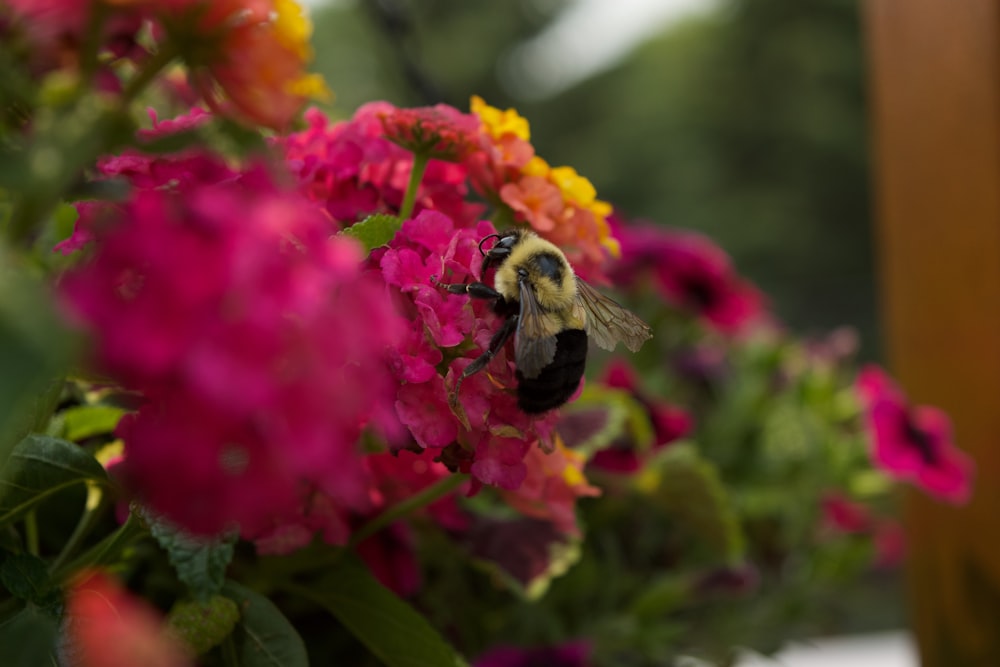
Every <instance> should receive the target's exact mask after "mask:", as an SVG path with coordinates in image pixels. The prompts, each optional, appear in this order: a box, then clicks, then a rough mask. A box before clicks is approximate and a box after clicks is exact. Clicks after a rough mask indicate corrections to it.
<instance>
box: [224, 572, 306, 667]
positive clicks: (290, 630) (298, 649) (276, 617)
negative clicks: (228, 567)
mask: <svg viewBox="0 0 1000 667" xmlns="http://www.w3.org/2000/svg"><path fill="white" fill-rule="evenodd" d="M222 593H223V595H225V596H226V597H227V598H229V599H231V600H233V601H234V602H236V605H237V606H238V607H239V610H240V621H239V623H238V624H237V626H236V631H235V633H234V640H235V644H236V651H237V653H238V656H239V664H240V665H242V666H243V667H299V666H300V665H301V666H302V667H308V665H309V656H308V654H307V653H306V646H305V643H304V642H303V641H302V637H300V636H299V633H298V632H296V631H295V628H294V627H293V626H292V624H291V623H289V622H288V619H287V618H285V616H284V614H282V613H281V610H280V609H278V608H277V607H276V606H275V605H274V603H272V602H271V601H270V600H268V599H267V598H266V597H264V596H263V595H261V594H260V593H257V592H256V591H253V590H250V589H249V588H246V587H245V586H241V585H239V584H237V583H236V582H235V581H226V583H225V586H223V588H222Z"/></svg>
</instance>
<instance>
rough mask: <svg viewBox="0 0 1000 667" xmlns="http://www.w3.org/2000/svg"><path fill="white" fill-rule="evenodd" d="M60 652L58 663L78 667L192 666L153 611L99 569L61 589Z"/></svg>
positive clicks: (184, 652)
mask: <svg viewBox="0 0 1000 667" xmlns="http://www.w3.org/2000/svg"><path fill="white" fill-rule="evenodd" d="M61 653H62V656H61V657H62V658H63V660H60V664H72V665H79V666H80V667H123V666H124V665H149V667H182V666H184V665H190V664H192V662H191V661H190V659H189V657H188V655H187V653H186V648H185V647H184V645H183V644H182V643H181V642H180V641H179V640H177V639H175V638H174V637H173V636H171V635H170V634H169V633H167V632H165V626H164V624H163V623H162V622H161V619H160V615H159V614H158V613H157V612H156V610H155V609H153V608H152V607H151V606H149V605H148V604H146V603H145V602H144V601H143V600H141V599H139V598H136V597H133V596H132V595H131V594H130V593H129V592H128V591H127V590H125V588H124V587H122V586H121V584H119V583H118V582H117V581H115V580H114V579H112V578H111V577H109V576H107V575H106V574H104V573H102V572H98V571H88V572H83V573H81V575H80V576H79V577H78V578H77V579H76V580H75V581H74V582H73V583H72V584H71V585H70V587H69V589H68V590H67V592H66V643H65V644H64V645H63V646H62V647H61Z"/></svg>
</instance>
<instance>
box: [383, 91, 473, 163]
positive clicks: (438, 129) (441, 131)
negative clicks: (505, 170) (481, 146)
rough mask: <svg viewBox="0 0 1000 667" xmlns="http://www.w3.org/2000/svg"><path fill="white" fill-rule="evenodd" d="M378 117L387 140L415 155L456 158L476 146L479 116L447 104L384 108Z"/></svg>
mask: <svg viewBox="0 0 1000 667" xmlns="http://www.w3.org/2000/svg"><path fill="white" fill-rule="evenodd" d="M379 119H380V120H381V121H382V128H383V130H384V131H385V136H386V138H387V139H389V141H391V142H393V143H395V144H399V145H400V146H402V147H403V148H405V149H406V150H408V151H410V152H412V153H415V154H417V155H426V156H427V157H432V158H436V159H438V160H448V161H457V160H460V159H461V158H463V157H464V156H466V155H468V154H469V153H471V152H473V151H475V150H477V149H478V138H479V137H478V135H479V118H477V117H476V116H473V115H470V114H464V113H462V112H461V111H459V110H458V109H455V108H454V107H450V106H448V105H446V104H438V105H436V106H433V107H418V108H415V109H399V108H395V107H392V108H387V109H384V110H383V111H382V112H381V113H380V115H379Z"/></svg>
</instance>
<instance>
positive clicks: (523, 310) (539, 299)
mask: <svg viewBox="0 0 1000 667" xmlns="http://www.w3.org/2000/svg"><path fill="white" fill-rule="evenodd" d="M491 239H496V242H495V243H494V244H493V246H492V247H491V248H490V249H489V250H483V246H484V245H485V244H486V242H487V241H489V240H491ZM479 252H480V254H481V255H482V256H483V264H482V270H481V271H480V277H481V278H485V277H486V272H487V271H488V270H489V269H491V268H495V269H496V273H495V275H494V278H493V287H490V286H489V285H487V284H486V283H483V282H472V283H455V284H443V283H439V284H440V286H441V287H443V288H444V289H446V290H448V292H450V293H452V294H468V295H469V296H470V297H473V298H476V299H486V300H491V301H492V302H493V304H492V309H493V312H495V313H496V314H497V315H498V316H500V317H501V318H503V324H501V326H500V328H499V329H498V330H497V331H496V333H495V334H494V335H493V337H492V338H491V339H490V343H489V346H488V347H487V349H486V351H485V352H483V354H482V355H480V356H479V357H477V358H476V359H475V360H474V361H473V362H472V363H471V364H469V365H468V366H467V367H466V368H465V371H464V372H463V373H462V375H461V377H460V378H459V380H458V383H457V384H456V386H455V395H456V397H457V394H458V388H459V387H460V386H461V382H462V380H464V379H465V378H467V377H469V376H470V375H473V374H475V373H478V372H479V371H481V370H482V369H484V368H485V367H486V365H487V364H489V362H490V360H492V359H493V357H494V356H496V354H497V353H498V352H499V351H500V350H501V349H503V346H504V345H505V344H506V343H507V341H508V340H509V339H510V337H511V336H514V362H515V366H516V378H517V382H518V385H517V405H518V407H519V408H520V409H521V410H522V411H524V412H525V413H528V414H540V413H543V412H547V411H548V410H552V409H554V408H557V407H559V406H560V405H562V404H563V403H565V402H566V401H567V400H569V397H570V396H572V395H573V393H574V392H575V391H576V389H577V387H578V386H579V384H580V379H581V378H582V377H583V371H584V367H585V366H586V362H587V347H588V339H593V341H594V342H595V343H597V345H599V346H600V347H602V348H604V349H605V350H612V349H614V347H615V345H616V344H618V343H619V342H622V343H624V344H625V347H627V348H628V349H629V350H631V351H632V352H635V351H637V350H638V349H639V348H640V347H642V344H643V343H644V342H645V341H646V340H648V339H649V338H651V337H652V335H653V334H652V330H651V329H650V328H649V325H647V324H646V323H645V322H643V321H642V320H640V319H639V318H638V317H636V316H635V315H634V314H633V313H631V312H629V311H628V310H626V309H625V308H623V307H622V306H621V305H619V304H618V303H616V302H614V301H612V300H611V299H609V298H608V297H606V296H604V295H602V294H601V293H599V292H598V291H596V290H595V289H594V288H593V287H591V286H590V285H588V284H587V283H586V282H584V281H583V280H581V279H580V278H578V277H577V276H576V274H574V273H573V268H572V267H571V266H570V264H569V260H567V259H566V255H565V254H563V252H562V251H561V250H560V249H559V248H558V247H557V246H556V245H554V244H552V243H550V242H549V241H546V240H545V239H543V238H541V237H539V236H538V235H537V234H535V233H534V232H531V231H527V230H522V229H511V230H508V231H505V232H502V233H500V234H490V235H489V236H487V237H485V238H484V239H483V240H482V241H480V243H479Z"/></svg>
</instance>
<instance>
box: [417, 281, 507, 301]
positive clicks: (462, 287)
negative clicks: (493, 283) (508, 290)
mask: <svg viewBox="0 0 1000 667" xmlns="http://www.w3.org/2000/svg"><path fill="white" fill-rule="evenodd" d="M432 280H434V279H432ZM434 283H435V284H436V285H437V286H438V287H443V288H444V289H446V290H448V291H449V292H450V293H452V294H468V295H469V296H471V297H473V298H474V299H499V298H500V292H498V291H496V290H495V289H493V288H492V287H490V286H489V285H487V284H486V283H451V284H447V283H439V282H437V280H434Z"/></svg>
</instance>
